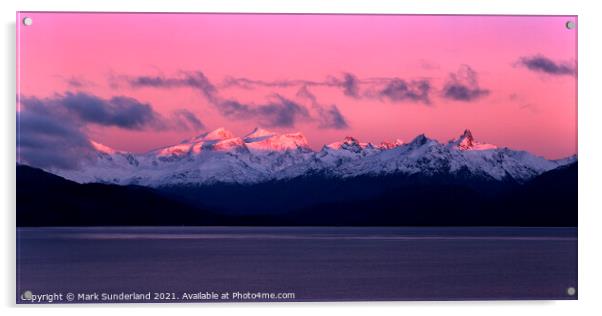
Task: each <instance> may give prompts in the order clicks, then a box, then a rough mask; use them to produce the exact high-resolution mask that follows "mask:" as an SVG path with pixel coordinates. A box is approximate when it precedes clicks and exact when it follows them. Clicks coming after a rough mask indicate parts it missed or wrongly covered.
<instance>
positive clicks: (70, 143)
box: [17, 103, 93, 169]
mask: <svg viewBox="0 0 602 316" xmlns="http://www.w3.org/2000/svg"><path fill="white" fill-rule="evenodd" d="M33 104H35V105H34V106H31V107H27V106H24V107H22V110H21V111H19V112H18V113H17V153H18V157H19V161H18V162H19V163H26V164H30V165H32V166H37V167H40V168H53V167H54V168H61V169H72V168H76V167H77V166H78V165H79V163H80V161H82V160H84V159H87V158H89V157H90V156H91V155H92V153H93V149H92V145H91V144H90V142H89V141H88V138H87V136H86V134H85V133H84V132H83V130H82V126H81V125H78V124H75V123H74V122H72V121H70V120H65V119H64V118H63V117H62V116H61V115H53V113H52V112H49V111H47V109H45V108H43V107H40V106H39V105H40V104H37V103H33ZM55 114H58V111H57V113H55Z"/></svg>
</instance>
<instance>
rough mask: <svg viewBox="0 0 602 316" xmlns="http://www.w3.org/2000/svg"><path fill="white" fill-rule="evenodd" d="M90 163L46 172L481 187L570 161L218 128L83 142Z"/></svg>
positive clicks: (468, 141)
mask: <svg viewBox="0 0 602 316" xmlns="http://www.w3.org/2000/svg"><path fill="white" fill-rule="evenodd" d="M91 143H92V145H93V146H94V148H95V150H96V157H94V159H92V160H90V161H88V162H86V163H85V164H84V165H83V166H82V167H81V168H79V169H74V170H63V169H52V170H49V171H50V172H52V173H54V174H57V175H60V176H62V177H65V178H67V179H70V180H73V181H76V182H79V183H89V182H101V183H114V184H122V185H126V184H138V185H145V186H151V187H161V186H169V185H208V184H214V183H239V184H254V183H261V182H266V181H272V180H286V179H293V178H296V177H300V176H304V175H314V174H320V175H324V176H328V177H340V178H347V177H355V176H364V175H366V176H380V175H389V174H406V175H415V174H419V175H426V176H430V175H438V174H447V175H455V174H463V175H466V174H467V173H468V174H469V175H470V176H472V177H478V178H483V179H485V180H493V181H503V180H515V181H517V182H524V181H527V180H529V179H531V178H533V177H535V176H537V175H540V174H542V173H543V172H546V171H549V170H552V169H555V168H557V167H559V166H564V165H567V164H570V163H572V162H575V161H576V159H577V158H576V156H572V157H567V158H565V159H561V160H547V159H545V158H543V157H539V156H535V155H533V154H531V153H529V152H526V151H516V150H512V149H509V148H498V147H497V146H495V145H491V144H485V143H480V142H477V141H476V140H475V139H474V137H473V135H472V133H471V132H470V131H469V130H466V131H465V132H464V133H463V134H462V135H461V136H460V137H458V138H457V139H454V140H451V141H449V142H448V143H440V142H438V141H437V140H434V139H430V138H428V137H426V136H425V135H419V136H417V137H416V138H414V140H412V141H411V142H409V143H404V142H403V141H401V140H396V141H395V142H383V143H381V144H379V145H374V144H372V143H362V142H359V141H358V140H357V139H355V138H353V137H346V138H345V139H343V140H342V141H339V142H335V143H332V144H329V145H325V146H323V148H322V149H321V150H319V151H314V150H312V149H311V148H310V147H309V145H308V141H307V139H306V138H305V136H303V135H302V134H301V133H287V134H278V133H274V132H271V131H268V130H265V129H261V128H256V129H254V130H253V131H252V132H251V133H249V134H247V135H246V136H244V137H238V136H236V135H234V134H233V133H231V132H230V131H228V130H226V129H224V128H218V129H216V130H214V131H212V132H208V133H204V134H201V135H199V136H196V137H193V138H191V139H188V140H185V141H183V142H181V143H179V144H176V145H173V146H168V147H164V148H159V149H156V150H152V151H150V152H148V153H144V154H133V153H128V152H122V151H117V150H114V149H112V148H110V147H108V146H105V145H102V144H99V143H96V142H91Z"/></svg>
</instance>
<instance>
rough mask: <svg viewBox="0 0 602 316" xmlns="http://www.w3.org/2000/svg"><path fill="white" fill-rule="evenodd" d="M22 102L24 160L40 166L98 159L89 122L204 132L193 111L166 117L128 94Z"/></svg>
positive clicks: (72, 95)
mask: <svg viewBox="0 0 602 316" xmlns="http://www.w3.org/2000/svg"><path fill="white" fill-rule="evenodd" d="M18 102H19V105H20V107H19V111H18V113H17V125H18V146H17V148H18V151H19V159H20V162H22V163H27V164H30V165H33V166H36V167H40V168H62V169H70V168H77V166H78V165H79V164H80V162H82V161H83V160H86V159H90V158H91V157H93V156H94V149H93V147H92V145H91V143H90V140H89V138H88V136H87V132H88V130H89V128H88V127H89V124H96V125H100V126H111V127H118V128H122V129H128V130H147V129H152V130H165V129H180V130H182V129H184V130H188V129H193V130H199V129H202V128H203V124H202V122H201V120H199V119H198V118H197V117H196V116H195V115H194V114H193V113H191V112H189V111H187V110H177V111H175V112H174V113H173V115H172V118H171V119H166V118H164V117H163V116H161V115H160V114H158V113H156V112H155V111H154V110H153V108H152V107H151V106H150V104H146V103H142V102H140V101H138V100H136V99H133V98H129V97H124V96H116V97H112V98H110V99H104V98H100V97H98V96H95V95H91V94H87V93H83V92H79V93H72V92H67V93H64V94H56V95H54V96H52V97H49V98H37V97H21V98H20V99H19V100H18Z"/></svg>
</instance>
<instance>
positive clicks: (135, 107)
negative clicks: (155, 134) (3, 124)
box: [21, 92, 162, 130]
mask: <svg viewBox="0 0 602 316" xmlns="http://www.w3.org/2000/svg"><path fill="white" fill-rule="evenodd" d="M21 104H22V105H23V106H24V108H26V109H27V108H29V109H31V108H37V109H38V111H41V110H44V111H46V112H50V111H53V112H54V111H58V112H60V114H62V115H65V116H71V118H70V119H71V120H75V121H79V122H82V123H93V124H98V125H103V126H116V127H120V128H124V129H132V130H140V129H144V128H146V127H155V128H157V127H161V126H162V119H161V117H160V115H159V114H158V113H156V112H155V111H154V110H153V108H152V107H151V106H150V104H147V103H142V102H139V101H138V100H136V99H134V98H129V97H124V96H116V97H112V98H111V99H103V98H100V97H97V96H95V95H92V94H88V93H84V92H77V93H72V92H67V93H65V94H62V95H58V94H57V95H54V96H53V97H50V98H44V99H39V98H36V97H24V98H22V99H21Z"/></svg>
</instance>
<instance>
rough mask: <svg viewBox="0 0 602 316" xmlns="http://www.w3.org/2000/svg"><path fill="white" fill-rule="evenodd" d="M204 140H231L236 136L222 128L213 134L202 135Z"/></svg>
mask: <svg viewBox="0 0 602 316" xmlns="http://www.w3.org/2000/svg"><path fill="white" fill-rule="evenodd" d="M201 137H202V138H203V139H204V140H224V139H229V138H234V137H235V136H234V134H233V133H232V132H230V131H229V130H227V129H225V128H223V127H220V128H217V129H215V130H213V131H211V132H208V133H205V134H203V135H201Z"/></svg>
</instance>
